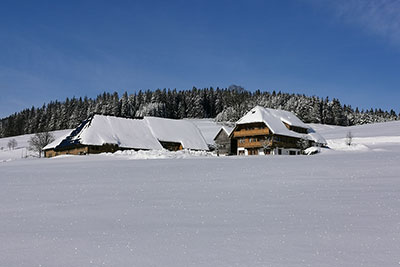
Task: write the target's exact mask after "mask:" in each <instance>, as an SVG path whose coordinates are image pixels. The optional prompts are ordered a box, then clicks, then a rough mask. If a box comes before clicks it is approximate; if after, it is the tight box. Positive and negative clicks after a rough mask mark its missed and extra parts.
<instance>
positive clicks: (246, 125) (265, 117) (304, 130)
mask: <svg viewBox="0 0 400 267" xmlns="http://www.w3.org/2000/svg"><path fill="white" fill-rule="evenodd" d="M229 137H230V138H231V139H232V140H234V141H233V142H232V143H235V144H237V147H235V148H236V153H235V151H233V153H234V154H238V155H266V154H277V155H296V154H300V153H301V149H302V148H304V147H308V146H312V145H316V146H324V145H326V141H325V139H324V138H323V137H322V136H320V135H319V134H318V133H316V132H315V131H314V130H313V129H312V128H310V127H309V126H307V125H306V124H305V123H303V122H302V121H301V120H300V119H299V118H298V117H296V116H295V115H294V114H293V113H291V112H289V111H284V110H276V109H270V108H264V107H260V106H256V107H254V108H253V109H252V110H250V111H249V112H248V113H247V114H246V115H244V116H243V117H242V118H241V119H240V120H239V121H237V122H236V126H235V128H234V129H233V131H232V132H231V133H230V135H229Z"/></svg>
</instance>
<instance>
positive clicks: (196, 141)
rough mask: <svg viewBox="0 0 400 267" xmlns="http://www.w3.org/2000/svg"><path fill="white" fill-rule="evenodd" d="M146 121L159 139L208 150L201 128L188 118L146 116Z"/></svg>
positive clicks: (184, 146)
mask: <svg viewBox="0 0 400 267" xmlns="http://www.w3.org/2000/svg"><path fill="white" fill-rule="evenodd" d="M144 122H145V123H146V124H147V126H148V127H149V128H150V131H151V133H152V134H153V135H154V136H155V138H157V139H158V140H159V141H164V142H177V143H181V144H182V146H183V148H184V149H195V150H208V146H207V143H206V141H205V140H204V137H203V135H202V134H201V132H200V130H199V129H198V128H197V127H196V126H195V125H194V124H193V123H191V122H190V121H188V120H172V119H164V118H157V117H145V118H144Z"/></svg>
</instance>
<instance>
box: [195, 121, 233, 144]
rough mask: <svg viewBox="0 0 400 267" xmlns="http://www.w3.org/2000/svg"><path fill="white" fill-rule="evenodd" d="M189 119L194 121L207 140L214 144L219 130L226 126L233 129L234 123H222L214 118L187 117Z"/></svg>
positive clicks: (208, 142) (227, 128)
mask: <svg viewBox="0 0 400 267" xmlns="http://www.w3.org/2000/svg"><path fill="white" fill-rule="evenodd" d="M187 120H188V121H191V122H192V123H194V124H195V125H196V126H197V128H199V129H200V132H201V133H202V135H203V136H204V139H205V140H206V142H207V144H210V145H213V144H215V142H214V138H215V136H216V135H217V134H218V132H219V131H220V130H221V127H224V128H225V129H226V130H230V131H232V129H233V127H231V126H233V124H232V123H229V124H228V123H221V122H215V120H214V119H187Z"/></svg>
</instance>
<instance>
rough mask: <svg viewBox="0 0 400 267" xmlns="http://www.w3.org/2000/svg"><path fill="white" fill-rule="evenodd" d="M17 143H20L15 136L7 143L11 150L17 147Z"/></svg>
mask: <svg viewBox="0 0 400 267" xmlns="http://www.w3.org/2000/svg"><path fill="white" fill-rule="evenodd" d="M17 145H18V142H17V140H15V139H14V138H13V139H11V140H10V141H8V143H7V146H8V149H9V150H11V149H15V148H16V147H17Z"/></svg>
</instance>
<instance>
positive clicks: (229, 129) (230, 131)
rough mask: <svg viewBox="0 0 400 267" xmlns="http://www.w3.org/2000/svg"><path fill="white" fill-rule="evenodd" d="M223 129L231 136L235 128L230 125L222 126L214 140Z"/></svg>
mask: <svg viewBox="0 0 400 267" xmlns="http://www.w3.org/2000/svg"><path fill="white" fill-rule="evenodd" d="M221 131H224V132H225V133H226V134H227V135H228V136H229V135H230V134H231V133H232V131H233V128H232V127H229V126H221V129H219V131H218V132H217V134H216V135H215V137H214V141H215V139H216V138H217V137H218V135H219V133H220V132H221Z"/></svg>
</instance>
